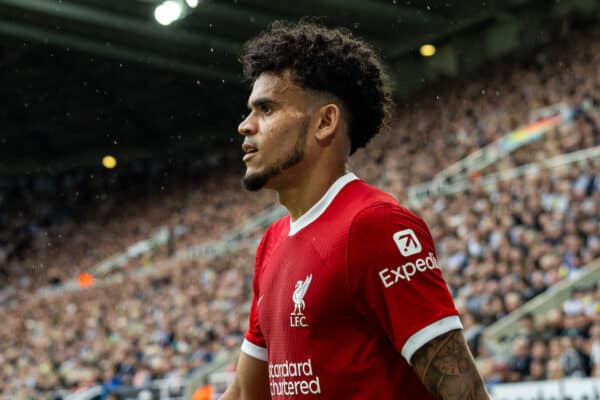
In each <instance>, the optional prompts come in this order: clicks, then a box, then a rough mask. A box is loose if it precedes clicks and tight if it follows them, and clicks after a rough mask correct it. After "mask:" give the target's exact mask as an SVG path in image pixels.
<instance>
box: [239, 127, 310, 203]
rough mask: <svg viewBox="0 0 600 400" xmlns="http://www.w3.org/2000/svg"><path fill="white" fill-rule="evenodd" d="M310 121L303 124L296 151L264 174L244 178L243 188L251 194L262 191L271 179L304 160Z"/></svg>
mask: <svg viewBox="0 0 600 400" xmlns="http://www.w3.org/2000/svg"><path fill="white" fill-rule="evenodd" d="M308 125H309V123H308V119H307V120H305V121H304V122H303V123H302V129H301V131H300V134H299V135H298V138H297V139H296V143H295V144H294V149H293V150H292V151H291V152H290V153H289V154H288V155H287V156H285V157H284V158H283V159H282V160H279V161H277V162H275V163H274V164H273V165H270V166H268V167H267V168H266V169H265V170H264V171H262V172H255V173H253V174H250V175H246V176H244V177H243V178H242V186H243V187H244V189H246V190H247V191H249V192H257V191H259V190H260V189H262V188H263V187H264V186H265V185H266V184H267V182H268V181H269V179H271V178H273V177H275V176H277V175H279V174H281V173H282V172H283V171H285V170H286V169H288V168H291V167H293V166H294V165H296V164H298V163H299V162H300V161H302V160H303V159H304V145H305V144H306V137H307V135H308Z"/></svg>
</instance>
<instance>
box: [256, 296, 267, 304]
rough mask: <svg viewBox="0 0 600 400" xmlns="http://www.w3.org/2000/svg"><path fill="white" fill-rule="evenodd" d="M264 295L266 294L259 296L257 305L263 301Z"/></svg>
mask: <svg viewBox="0 0 600 400" xmlns="http://www.w3.org/2000/svg"><path fill="white" fill-rule="evenodd" d="M263 297H265V295H264V294H263V295H262V296H260V297H259V298H258V301H257V302H256V305H259V304H260V302H261V301H262V299H263Z"/></svg>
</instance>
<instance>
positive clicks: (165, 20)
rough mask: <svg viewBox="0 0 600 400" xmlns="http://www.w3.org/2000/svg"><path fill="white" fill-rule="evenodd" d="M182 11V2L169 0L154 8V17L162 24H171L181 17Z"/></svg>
mask: <svg viewBox="0 0 600 400" xmlns="http://www.w3.org/2000/svg"><path fill="white" fill-rule="evenodd" d="M182 12H183V10H182V9H181V4H179V3H178V2H176V1H173V0H168V1H165V2H164V3H162V4H160V5H159V6H157V7H156V8H155V9H154V18H156V21H157V22H158V23H159V24H161V25H170V24H172V23H173V22H174V21H177V20H178V19H179V17H181V14H182Z"/></svg>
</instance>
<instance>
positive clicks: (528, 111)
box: [0, 32, 600, 399]
mask: <svg viewBox="0 0 600 400" xmlns="http://www.w3.org/2000/svg"><path fill="white" fill-rule="evenodd" d="M578 35H579V36H578ZM569 40H570V42H569V43H570V45H569V46H568V48H565V46H561V45H557V46H555V47H552V48H548V49H543V50H540V51H539V52H538V53H537V55H535V56H534V57H533V58H532V59H529V60H527V61H511V60H507V61H506V62H504V63H498V65H494V66H490V67H489V70H486V71H485V72H484V74H483V75H484V76H482V77H481V78H479V79H476V80H469V81H466V82H460V81H459V82H455V83H452V84H449V85H446V87H442V86H441V85H439V84H438V85H436V86H435V87H432V88H430V89H428V90H425V91H424V92H423V93H421V94H420V95H419V96H418V97H417V98H416V99H415V100H413V101H412V102H411V104H410V105H403V106H400V107H399V110H398V112H397V114H396V119H395V122H394V125H393V128H392V130H391V132H390V133H388V134H385V135H381V136H380V137H378V138H376V140H374V141H373V142H372V143H371V144H370V146H369V147H368V148H367V149H365V150H361V151H359V152H358V153H357V155H356V156H355V157H353V159H352V160H351V167H352V169H353V170H354V171H355V172H356V173H357V175H358V176H360V177H361V178H363V179H365V180H366V181H368V182H371V183H375V184H378V185H379V186H381V187H383V188H384V189H385V190H387V191H389V192H390V193H392V194H394V195H396V196H397V197H398V198H399V199H400V200H401V203H404V204H407V189H408V188H409V187H410V186H411V185H414V184H417V183H421V182H424V181H427V180H429V179H432V178H433V177H434V176H435V174H436V173H438V172H440V171H441V170H443V169H444V168H446V167H448V166H449V165H451V164H452V163H454V162H456V161H458V160H460V159H462V158H464V157H465V156H467V155H468V154H470V153H472V152H473V151H475V150H477V149H479V148H481V147H482V146H484V145H486V144H488V143H491V142H492V141H494V140H496V139H498V138H499V137H501V136H502V135H504V134H506V133H508V132H510V131H512V130H514V129H516V128H517V127H518V126H520V125H522V124H525V123H528V122H531V121H533V120H534V119H535V117H536V116H535V110H537V109H539V108H543V107H547V106H550V105H552V104H555V103H558V102H563V103H565V104H567V105H568V106H570V107H574V108H577V110H578V111H577V113H576V115H575V117H574V119H573V121H572V122H570V123H567V124H563V125H561V126H560V127H558V128H556V129H553V130H552V131H550V132H548V133H547V134H546V135H544V137H543V138H542V139H541V140H540V141H538V142H534V143H530V144H528V145H526V146H524V147H523V148H521V149H520V150H519V151H516V152H514V153H512V154H511V155H510V157H507V158H506V159H504V160H502V161H501V162H500V163H497V164H496V165H495V168H503V169H504V168H513V167H515V166H519V165H523V164H527V163H531V162H538V161H542V160H546V159H548V158H551V157H554V156H558V155H560V154H564V153H570V152H573V151H577V150H581V149H586V148H591V147H594V146H598V145H600V112H599V111H598V109H597V106H598V105H600V98H598V97H597V96H598V93H600V69H598V68H597V65H598V64H600V36H599V34H598V32H591V33H589V32H588V33H586V34H585V35H583V34H574V35H573V36H572V37H570V38H569ZM584 102H587V104H588V105H589V104H591V107H587V108H585V109H584V108H581V105H582V104H584ZM491 171H492V170H491V169H490V170H488V171H486V172H491ZM73 190H74V189H72V190H71V191H70V192H69V193H71V194H72V193H75V192H73ZM101 193H104V196H106V197H105V198H104V199H97V200H98V201H94V202H93V204H95V207H94V208H93V210H91V211H88V212H83V211H78V212H77V213H76V214H72V215H77V218H74V217H72V216H67V217H64V218H63V220H57V221H52V223H51V224H46V225H47V226H46V225H44V227H43V228H40V225H39V219H35V222H32V221H33V220H31V221H30V220H28V219H27V218H26V217H25V216H23V215H19V214H18V213H16V214H15V213H11V212H4V213H0V215H4V217H3V218H4V219H5V220H6V223H7V224H8V225H11V224H16V225H11V226H17V225H18V226H19V227H20V228H22V227H23V226H24V227H27V225H28V224H33V225H38V226H32V227H30V228H28V229H29V233H28V234H27V235H30V237H29V239H28V240H27V241H26V244H25V245H21V244H19V245H18V246H17V245H11V244H10V243H8V244H6V243H5V244H4V248H5V249H10V250H5V251H4V259H3V262H4V265H5V266H6V267H3V268H1V269H0V270H1V271H2V272H1V273H2V274H3V279H2V283H0V285H2V286H1V287H0V294H1V293H2V290H4V291H5V292H6V290H8V289H10V288H12V289H13V291H14V292H16V293H17V295H16V297H15V296H13V299H16V301H13V302H12V303H11V305H10V307H9V306H8V304H7V303H6V302H3V303H0V304H1V305H0V306H1V307H2V313H3V322H2V324H0V368H1V369H2V373H1V374H0V376H1V381H0V396H2V397H3V398H11V399H12V398H22V399H29V398H39V399H43V398H53V397H52V396H53V394H52V393H58V392H60V391H61V390H69V391H72V390H77V389H83V388H86V387H90V386H93V385H95V384H101V385H103V387H104V389H105V391H106V392H107V393H108V392H109V391H110V390H111V388H114V387H117V386H119V385H123V384H131V385H138V386H139V385H143V384H144V383H145V382H148V381H149V380H150V379H155V378H163V379H181V378H185V377H187V376H189V374H190V373H192V372H194V371H196V370H197V369H198V368H201V367H202V366H203V365H205V364H207V363H209V362H210V361H211V360H212V359H213V358H214V357H215V356H216V355H217V354H219V353H220V352H223V351H227V350H234V349H236V348H238V347H239V344H240V340H241V335H242V333H243V332H244V330H245V324H246V321H245V320H246V318H245V315H246V313H247V306H248V299H249V295H250V292H251V291H250V282H251V276H252V268H253V256H252V254H253V249H249V250H241V251H237V252H234V253H230V254H227V255H224V256H222V257H220V258H217V259H215V260H212V261H206V260H201V259H193V260H189V259H183V258H181V259H180V258H176V257H172V256H173V255H174V254H178V252H180V251H182V250H184V249H185V248H187V247H188V246H190V245H193V244H198V243H202V242H205V241H207V240H210V239H216V238H219V237H221V236H222V235H223V234H224V233H226V232H228V231H229V230H231V229H232V228H233V227H235V226H236V225H237V224H239V223H242V222H243V221H244V220H245V219H247V218H248V217H249V216H251V215H252V214H255V213H257V212H258V211H260V210H261V209H263V208H264V207H266V206H267V205H269V204H272V203H273V201H274V198H273V195H272V194H271V193H260V194H252V195H248V194H246V193H244V192H242V191H241V190H240V188H239V174H237V173H229V172H227V171H225V172H219V173H215V175H214V176H213V177H207V178H204V179H202V180H200V181H199V182H198V183H196V184H189V183H186V184H185V185H182V186H181V187H177V188H167V190H160V189H159V188H157V187H153V190H150V191H149V192H148V193H146V195H145V196H141V197H135V198H129V199H117V198H112V195H110V194H106V193H110V191H106V190H103V191H101ZM99 210H100V211H99ZM103 210H104V211H103ZM416 211H417V213H419V214H420V215H421V216H422V217H423V218H424V219H425V221H426V222H427V223H428V224H429V226H430V227H431V230H432V234H433V237H434V239H435V241H436V246H437V248H438V255H439V258H440V261H441V264H442V265H443V266H444V274H445V276H446V278H447V281H448V284H449V287H450V290H451V292H452V294H453V296H454V298H455V301H456V305H457V307H458V309H459V311H460V312H461V314H462V318H463V323H464V326H465V335H466V336H467V339H468V340H469V343H470V344H471V345H472V348H473V350H474V352H475V354H476V355H477V356H479V357H480V359H479V362H480V363H481V366H482V371H483V372H484V376H485V378H486V381H488V382H489V383H493V382H499V381H516V380H525V379H540V377H543V378H547V379H555V378H558V377H562V376H578V375H582V376H583V375H586V376H587V375H591V374H595V373H597V372H598V370H599V368H597V365H598V361H600V359H599V358H598V357H599V355H598V354H600V350H599V349H600V347H599V346H600V342H598V340H600V339H599V337H600V325H598V323H599V310H598V307H597V302H598V301H600V297H599V296H600V289H596V288H594V289H588V290H579V291H577V292H575V293H574V294H573V297H572V299H571V300H569V301H568V302H567V303H565V305H564V307H563V309H561V310H555V311H553V312H552V313H551V314H550V315H549V316H548V318H547V320H545V321H542V322H539V321H534V319H533V317H531V316H527V317H526V318H524V319H523V320H522V321H520V322H519V327H520V329H521V331H522V335H521V336H519V337H518V338H516V339H515V341H514V344H513V348H512V352H513V355H512V359H511V361H510V362H509V363H508V364H506V365H505V364H502V363H501V362H498V361H496V360H495V358H494V354H491V353H490V351H489V349H487V348H486V347H485V346H484V345H482V344H481V343H480V342H479V337H480V334H481V332H482V330H483V329H484V328H485V327H486V326H489V325H490V324H492V323H494V322H495V321H497V320H498V319H499V318H501V317H503V316H505V315H507V314H508V313H510V312H511V311H513V310H515V309H517V308H518V307H520V306H521V305H522V304H524V303H525V302H527V301H528V300H530V299H532V298H533V297H535V296H537V295H538V294H540V293H542V292H544V291H545V290H547V288H549V287H550V286H552V285H554V284H556V283H558V282H559V281H561V280H562V279H564V278H567V277H575V276H577V274H579V273H580V272H581V269H582V268H583V267H584V266H585V265H587V264H589V263H590V262H591V261H593V260H594V259H597V258H598V257H600V158H598V157H596V158H594V159H590V160H586V161H583V162H580V163H576V164H569V165H566V166H563V167H559V168H553V169H541V170H539V171H538V172H537V173H535V174H531V175H526V176H521V177H517V178H514V179H510V180H502V181H498V182H496V183H495V184H494V185H492V186H485V187H484V186H483V185H482V184H481V182H480V181H478V180H476V179H474V180H473V181H472V182H471V186H470V188H469V189H468V190H467V191H466V192H463V193H458V194H452V195H441V196H438V197H435V198H432V199H429V200H427V201H425V202H424V203H423V204H422V205H421V206H420V207H419V209H418V210H416ZM55 219H56V218H55ZM15 221H16V222H15ZM160 226H170V227H173V226H182V227H184V229H183V230H182V232H185V233H182V234H181V235H180V236H178V237H177V238H176V239H175V242H174V243H173V242H171V243H170V244H168V245H166V246H165V247H164V248H160V249H157V250H156V251H154V252H152V253H151V254H150V255H149V257H150V259H149V261H148V262H151V263H158V262H165V263H167V264H168V265H169V267H168V268H163V269H160V270H157V271H156V272H153V273H150V274H148V275H146V276H144V277H141V278H129V279H127V278H123V279H117V280H115V281H112V283H110V284H103V283H102V281H99V282H97V284H96V285H95V286H92V287H90V288H87V289H84V290H81V291H77V292H65V293H64V294H62V295H56V296H52V297H49V298H44V297H42V298H39V297H36V296H33V295H32V293H34V291H35V289H36V288H38V287H40V286H43V285H47V284H53V283H54V284H57V285H60V282H62V281H64V280H66V279H69V278H71V277H73V276H74V274H77V273H78V272H80V271H85V270H88V269H89V268H91V267H93V265H95V264H96V263H98V262H99V261H101V260H103V259H105V258H106V257H109V256H112V255H114V253H116V252H121V251H124V250H125V249H126V248H127V246H129V245H131V244H133V243H135V242H136V241H137V240H140V239H143V238H147V237H149V236H150V234H151V233H152V232H153V231H154V230H155V229H157V228H158V227H160ZM9 254H10V255H9ZM143 262H144V260H141V259H140V260H133V261H132V262H131V263H130V264H131V265H128V266H126V268H135V266H136V265H138V264H139V263H143ZM4 278H6V279H4ZM18 293H25V295H22V296H19V295H18ZM0 298H1V297H0Z"/></svg>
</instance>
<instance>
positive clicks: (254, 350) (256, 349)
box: [242, 339, 267, 361]
mask: <svg viewBox="0 0 600 400" xmlns="http://www.w3.org/2000/svg"><path fill="white" fill-rule="evenodd" d="M242 351H243V352H244V353H246V354H248V355H249V356H250V357H254V358H256V359H258V360H261V361H267V349H266V348H264V347H260V346H257V345H255V344H254V343H252V342H250V341H249V340H247V339H244V342H243V343H242Z"/></svg>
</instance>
